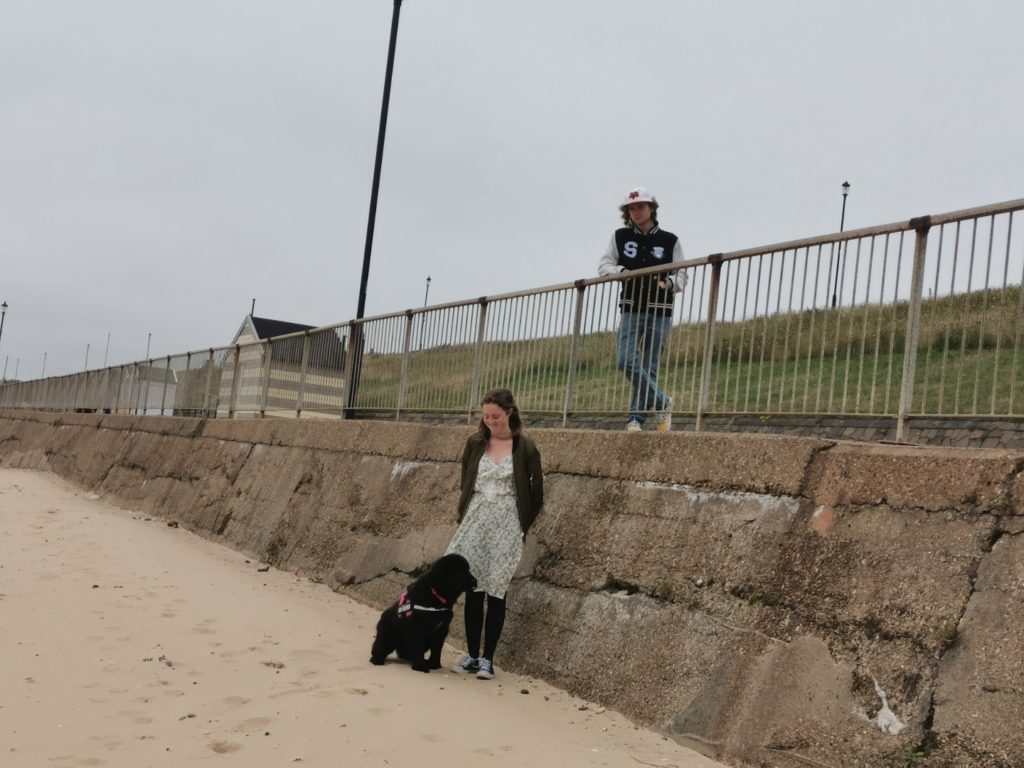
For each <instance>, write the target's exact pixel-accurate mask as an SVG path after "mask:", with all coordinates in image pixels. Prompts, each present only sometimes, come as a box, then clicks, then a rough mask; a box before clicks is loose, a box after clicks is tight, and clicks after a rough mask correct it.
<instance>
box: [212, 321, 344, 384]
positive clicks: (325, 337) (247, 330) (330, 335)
mask: <svg viewBox="0 0 1024 768" xmlns="http://www.w3.org/2000/svg"><path fill="white" fill-rule="evenodd" d="M316 328H317V326H315V325H303V324H302V323H290V322H288V321H287V320H271V319H270V318H267V317H254V316H252V315H246V316H245V320H243V321H242V325H241V327H240V328H239V329H238V332H237V333H236V334H235V338H234V339H233V340H232V342H231V343H232V344H237V343H239V340H242V343H252V342H255V340H256V339H258V340H260V341H265V340H267V339H271V338H275V337H277V336H285V335H287V334H289V333H299V332H301V331H311V330H314V329H316ZM243 337H244V339H243ZM298 341H299V342H300V343H291V342H288V343H285V344H284V345H283V346H281V345H274V352H273V355H274V359H275V360H277V361H279V362H287V363H292V364H294V365H299V364H300V363H301V362H302V348H303V345H302V343H301V340H298ZM310 341H311V342H312V348H311V349H310V360H309V364H310V365H311V366H315V367H317V368H321V369H324V368H327V369H333V370H339V371H340V370H342V369H343V368H344V367H345V342H344V340H343V339H342V337H341V335H340V334H339V333H338V331H337V330H326V331H323V332H318V333H315V334H311V335H310Z"/></svg>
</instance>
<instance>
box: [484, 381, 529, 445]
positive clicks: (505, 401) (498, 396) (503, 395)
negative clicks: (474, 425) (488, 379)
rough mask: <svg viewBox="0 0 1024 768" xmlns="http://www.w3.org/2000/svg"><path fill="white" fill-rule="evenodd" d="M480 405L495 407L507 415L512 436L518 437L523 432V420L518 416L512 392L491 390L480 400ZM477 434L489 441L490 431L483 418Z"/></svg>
mask: <svg viewBox="0 0 1024 768" xmlns="http://www.w3.org/2000/svg"><path fill="white" fill-rule="evenodd" d="M480 405H481V406H484V405H496V406H498V407H499V408H501V410H503V411H504V412H505V413H507V414H508V428H509V429H510V430H511V431H512V434H513V435H518V434H519V433H520V432H522V431H523V419H522V417H521V416H520V415H519V406H518V405H516V399H515V397H513V395H512V390H510V389H500V388H499V389H492V390H491V391H489V392H488V393H487V394H485V395H484V396H483V398H481V400H480ZM477 433H478V434H479V435H480V437H482V438H483V439H484V440H490V439H491V430H490V429H488V428H487V425H486V424H484V420H483V417H481V418H480V428H479V429H478V430H477Z"/></svg>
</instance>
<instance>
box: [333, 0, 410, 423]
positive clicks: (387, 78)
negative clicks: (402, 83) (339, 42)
mask: <svg viewBox="0 0 1024 768" xmlns="http://www.w3.org/2000/svg"><path fill="white" fill-rule="evenodd" d="M401 11H402V0H395V7H394V10H393V11H392V13H391V38H390V40H389V41H388V63H387V67H386V68H385V70H384V95H383V98H382V99H381V105H380V126H379V127H378V129H377V155H376V158H375V159H374V163H373V184H372V186H371V188H370V214H369V216H368V217H367V222H366V246H365V248H364V249H363V271H362V275H361V276H360V278H359V303H358V305H357V307H356V320H362V319H363V315H364V314H365V313H366V284H367V282H368V281H369V279H370V254H371V253H372V252H373V229H374V226H375V224H376V221H377V192H378V190H379V189H380V169H381V165H382V164H383V162H384V135H385V133H386V132H387V127H388V105H389V104H390V102H391V76H392V74H393V72H394V70H395V46H396V44H397V43H398V16H399V14H400V13H401ZM350 334H351V336H350V339H349V353H350V354H351V355H352V368H351V377H352V380H351V381H350V382H349V388H348V390H349V393H348V402H347V403H346V404H345V411H346V414H350V413H351V412H352V409H353V408H354V407H355V405H356V402H357V401H358V397H357V391H358V389H359V374H360V371H361V369H362V357H363V325H362V323H354V324H353V325H352V330H351V332H350Z"/></svg>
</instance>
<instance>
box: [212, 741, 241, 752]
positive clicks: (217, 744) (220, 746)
mask: <svg viewBox="0 0 1024 768" xmlns="http://www.w3.org/2000/svg"><path fill="white" fill-rule="evenodd" d="M208 746H209V747H210V749H212V750H213V751H214V752H217V753H218V754H221V755H223V754H224V753H226V752H234V751H235V750H236V749H241V748H242V745H241V744H235V743H234V742H233V741H211V742H210V743H209V745H208Z"/></svg>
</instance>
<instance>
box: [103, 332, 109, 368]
mask: <svg viewBox="0 0 1024 768" xmlns="http://www.w3.org/2000/svg"><path fill="white" fill-rule="evenodd" d="M109 351H110V331H107V346H106V348H105V349H104V350H103V367H104V368H106V367H107V353H108V352H109Z"/></svg>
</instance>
